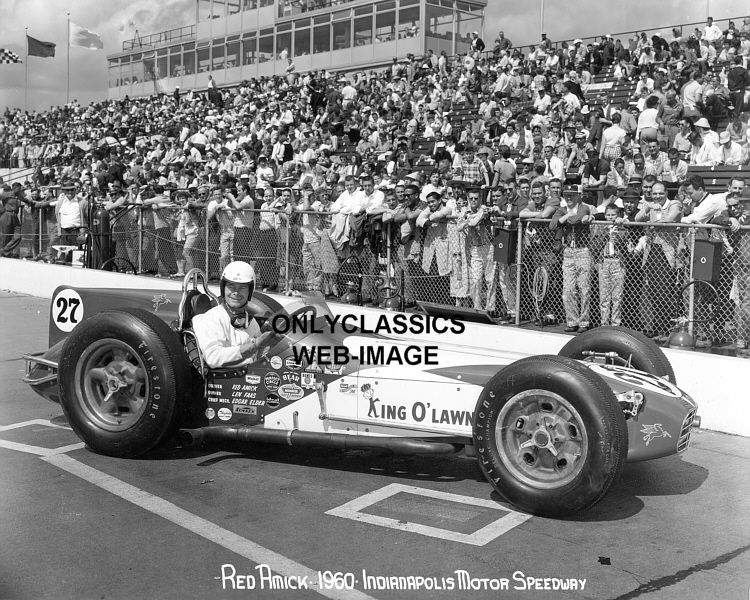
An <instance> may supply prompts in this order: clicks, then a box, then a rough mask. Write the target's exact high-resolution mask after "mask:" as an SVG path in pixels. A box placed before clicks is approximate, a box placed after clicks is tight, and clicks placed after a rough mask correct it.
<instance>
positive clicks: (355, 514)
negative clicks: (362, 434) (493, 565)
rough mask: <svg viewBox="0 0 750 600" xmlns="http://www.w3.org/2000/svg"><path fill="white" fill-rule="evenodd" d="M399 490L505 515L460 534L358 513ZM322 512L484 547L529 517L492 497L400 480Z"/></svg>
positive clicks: (399, 491) (397, 492) (529, 516)
mask: <svg viewBox="0 0 750 600" xmlns="http://www.w3.org/2000/svg"><path fill="white" fill-rule="evenodd" d="M399 493H407V494H415V495H418V496H427V497H429V498H438V499H440V500H447V501H449V502H458V503H461V504H470V505H471V506H481V507H484V508H491V509H494V510H501V511H503V512H506V513H507V514H506V515H504V516H502V517H500V518H499V519H496V520H495V521H493V522H492V523H489V524H488V525H486V526H484V527H482V528H481V529H478V530H477V531H475V532H473V533H459V532H457V531H450V530H449V529H441V528H439V527H430V526H429V525H422V524H420V523H411V522H409V521H402V520H397V519H389V518H388V517H381V516H377V515H370V514H367V513H363V512H361V511H362V510H363V509H365V508H367V507H369V506H372V505H373V504H375V503H377V502H380V501H382V500H385V499H386V498H390V497H391V496H394V495H396V494H399ZM325 514H327V515H332V516H335V517H342V518H344V519H351V520H353V521H359V522H361V523H369V524H371V525H379V526H380V527H388V528H390V529H398V530H399V531H408V532H411V533H418V534H420V535H426V536H429V537H435V538H440V539H443V540H450V541H454V542H461V543H463V544H470V545H472V546H484V545H486V544H488V543H489V542H491V541H492V540H494V539H496V538H498V537H500V536H501V535H503V534H504V533H507V532H508V531H510V530H511V529H513V528H514V527H518V526H519V525H520V524H521V523H523V522H525V521H527V520H529V519H530V518H531V516H532V515H527V514H524V513H519V512H516V511H514V510H512V509H510V508H506V507H504V506H502V505H499V504H497V503H496V502H493V501H492V500H484V499H482V498H473V497H471V496H460V495H458V494H451V493H448V492H439V491H437V490H431V489H427V488H420V487H416V486H413V485H402V484H400V483H392V484H390V485H387V486H385V487H382V488H380V489H379V490H375V491H374V492H370V493H369V494H365V495H364V496H360V497H359V498H355V499H354V500H352V501H351V502H347V503H346V504H342V505H341V506H338V507H336V508H332V509H331V510H329V511H326V513H325Z"/></svg>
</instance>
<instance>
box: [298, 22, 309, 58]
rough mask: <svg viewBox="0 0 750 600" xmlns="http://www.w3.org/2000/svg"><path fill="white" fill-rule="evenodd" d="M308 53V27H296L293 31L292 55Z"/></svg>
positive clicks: (305, 54)
mask: <svg viewBox="0 0 750 600" xmlns="http://www.w3.org/2000/svg"><path fill="white" fill-rule="evenodd" d="M308 54H310V28H309V27H307V28H305V29H296V30H295V31H294V56H307V55H308Z"/></svg>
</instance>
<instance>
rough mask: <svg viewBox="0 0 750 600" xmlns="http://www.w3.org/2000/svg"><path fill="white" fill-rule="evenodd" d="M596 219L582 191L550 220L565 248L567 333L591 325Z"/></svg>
mask: <svg viewBox="0 0 750 600" xmlns="http://www.w3.org/2000/svg"><path fill="white" fill-rule="evenodd" d="M593 220H594V216H593V209H592V208H591V207H590V206H588V205H587V204H583V203H582V202H581V196H580V194H578V193H573V194H570V195H569V196H568V197H567V207H566V208H562V207H561V208H559V209H558V210H557V212H555V214H554V215H553V216H552V222H551V223H550V229H552V230H553V231H555V232H556V236H555V237H556V239H557V240H559V241H560V243H562V246H563V248H564V250H563V265H562V272H563V292H562V297H563V306H564V307H565V319H566V321H567V324H568V326H567V327H566V328H565V331H566V332H567V333H573V332H575V331H578V332H579V333H580V332H583V331H586V330H588V328H589V311H590V308H591V307H590V303H591V271H592V268H593V262H592V258H591V252H590V251H589V248H588V245H589V225H590V224H591V222H592V221H593Z"/></svg>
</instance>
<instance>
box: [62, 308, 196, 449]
mask: <svg viewBox="0 0 750 600" xmlns="http://www.w3.org/2000/svg"><path fill="white" fill-rule="evenodd" d="M191 380H192V378H191V376H190V367H189V365H188V362H187V358H186V357H185V353H184V350H183V349H182V346H181V344H180V343H179V337H178V336H177V334H176V333H174V332H173V331H172V330H171V329H170V328H169V327H168V326H167V324H166V323H164V322H163V321H162V320H161V319H159V318H158V317H156V316H154V315H153V314H151V313H148V312H146V311H143V310H135V309H126V310H110V311H105V312H102V313H100V314H98V315H96V316H94V317H91V318H90V319H87V320H86V321H84V322H83V323H81V324H80V325H78V326H77V327H76V328H75V329H74V330H73V332H72V333H71V334H70V337H69V338H68V340H67V341H66V343H65V347H64V349H63V352H62V358H61V360H60V364H59V381H60V396H61V405H62V408H63V411H64V413H65V416H66V417H67V418H68V422H69V423H70V426H71V427H72V428H73V431H75V433H76V434H77V435H78V437H80V438H81V440H83V441H84V442H85V443H86V445H87V446H88V447H89V448H91V449H92V450H94V451H95V452H98V453H101V454H106V455H108V456H116V457H134V456H139V455H141V454H144V453H146V452H148V451H149V450H151V449H152V448H154V447H155V446H156V445H158V444H159V443H160V442H161V441H162V440H164V438H165V437H166V436H167V435H168V434H170V433H171V432H172V431H174V429H175V428H176V426H177V424H178V421H179V419H180V418H182V417H183V416H184V414H185V410H184V406H183V403H184V401H185V399H186V398H188V397H189V394H188V393H187V392H188V390H186V389H184V387H185V384H186V383H188V382H190V381H191Z"/></svg>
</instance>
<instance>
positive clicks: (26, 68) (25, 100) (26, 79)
mask: <svg viewBox="0 0 750 600" xmlns="http://www.w3.org/2000/svg"><path fill="white" fill-rule="evenodd" d="M24 31H25V32H26V60H25V61H24V63H23V70H24V73H23V110H24V112H26V111H27V110H29V102H28V98H29V28H28V27H24Z"/></svg>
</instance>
